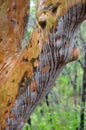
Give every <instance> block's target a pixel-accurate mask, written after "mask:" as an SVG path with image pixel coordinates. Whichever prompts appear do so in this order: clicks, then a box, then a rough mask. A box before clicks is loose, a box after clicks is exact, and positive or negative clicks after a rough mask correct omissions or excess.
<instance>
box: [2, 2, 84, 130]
mask: <svg viewBox="0 0 86 130" xmlns="http://www.w3.org/2000/svg"><path fill="white" fill-rule="evenodd" d="M14 1H15V0H13V1H11V0H9V2H5V3H7V5H8V6H10V5H11V4H13V5H15V4H14V3H16V4H18V7H17V8H18V10H17V12H18V11H19V12H18V14H17V15H19V16H20V17H19V16H18V17H17V18H19V20H20V21H21V22H18V27H15V29H13V31H12V34H14V33H15V30H16V29H19V30H18V31H20V30H21V31H20V32H22V33H20V32H18V31H17V30H16V33H18V34H20V36H19V35H18V34H16V35H17V36H18V38H19V39H20V40H19V39H17V38H16V37H17V36H14V35H12V34H11V32H10V31H11V30H10V26H8V29H7V31H8V32H10V37H11V38H12V39H13V38H15V39H16V41H15V40H13V41H15V43H16V44H17V43H19V44H20V43H21V39H22V35H23V31H24V27H23V24H24V23H22V22H23V20H24V19H23V18H24V16H26V15H25V14H27V13H26V12H27V11H26V10H27V7H26V4H27V0H26V1H24V2H23V0H22V2H20V3H23V4H19V3H18V2H17V0H16V1H15V2H14ZM19 1H20V0H19ZM58 1H59V2H58ZM12 2H14V3H12ZM9 3H10V4H9ZM19 5H21V6H20V7H19ZM2 6H3V4H1V7H2ZM11 6H12V5H11ZM11 6H10V7H11ZM14 7H15V6H14ZM14 9H15V8H14ZM22 10H23V11H24V15H23V13H21V11H22ZM12 11H13V9H12V10H11V11H10V14H11V13H12ZM23 11H22V12H23ZM85 11H86V0H83V1H82V0H76V1H74V0H70V2H69V1H68V0H66V2H65V0H55V1H52V2H51V3H49V1H47V0H42V1H41V0H38V10H37V27H36V29H35V30H34V31H33V34H32V35H31V38H30V40H29V42H28V45H27V46H26V48H25V49H24V50H23V51H22V53H19V50H18V53H17V55H18V58H15V57H16V53H15V51H16V50H17V47H13V50H11V49H9V51H8V52H9V56H8V55H7V53H6V52H5V51H6V48H9V47H10V45H9V43H7V41H8V40H9V38H10V37H6V44H7V45H8V47H5V51H4V53H5V55H3V54H2V52H3V47H2V49H1V52H0V59H1V62H0V66H1V70H0V72H1V76H0V81H2V82H1V85H0V117H1V118H0V124H1V130H3V129H4V128H5V129H7V130H21V129H22V128H23V125H24V123H25V122H26V121H27V120H28V119H29V117H30V115H31V113H32V112H33V111H34V109H35V107H36V106H37V105H38V103H39V102H40V101H41V99H42V98H43V97H44V96H46V94H47V93H48V92H49V91H50V90H51V89H52V86H53V84H54V82H55V79H56V78H57V76H58V75H59V74H60V72H61V71H62V69H63V68H64V66H65V65H66V64H67V63H68V62H70V61H73V60H75V59H77V57H78V56H79V49H78V48H76V47H75V44H74V37H75V34H76V32H77V29H78V27H79V26H80V24H81V23H82V22H83V21H84V20H85V19H86V12H85ZM2 12H4V13H5V17H6V14H9V13H8V12H9V11H8V12H5V11H2ZM10 14H9V18H10ZM11 16H13V15H11ZM21 17H22V18H21ZM17 18H15V19H17ZM20 18H21V19H20ZM15 19H13V20H12V24H14V23H15ZM1 23H3V21H2V22H1ZM19 23H20V24H19ZM25 23H26V22H25ZM7 25H10V24H9V22H8V21H7ZM5 29H6V28H5ZM5 29H4V30H5ZM1 32H2V30H1ZM2 34H3V33H2ZM5 35H6V34H5ZM2 39H4V36H2ZM18 40H19V41H20V42H18ZM11 43H12V41H11ZM13 43H14V42H13ZM13 43H12V44H13ZM16 44H15V45H16ZM0 45H1V44H0ZM3 46H4V44H3ZM12 46H13V45H12ZM18 49H19V46H18ZM13 51H14V53H12V52H13ZM1 54H2V55H1ZM6 55H7V59H8V61H7V62H6V63H7V69H6V71H5V70H4V68H5V67H4V68H3V65H4V64H2V63H4V61H3V59H5V58H6ZM2 56H4V58H2ZM10 58H12V59H13V60H12V59H11V60H10ZM10 62H12V63H11V67H10ZM12 64H13V65H12ZM2 70H3V71H2ZM9 70H10V72H9V73H8V74H7V76H6V72H7V71H9ZM2 79H3V80H2Z"/></svg>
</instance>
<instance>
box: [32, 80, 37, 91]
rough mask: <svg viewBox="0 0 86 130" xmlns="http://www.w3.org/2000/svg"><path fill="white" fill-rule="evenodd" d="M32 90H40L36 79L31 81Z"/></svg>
mask: <svg viewBox="0 0 86 130" xmlns="http://www.w3.org/2000/svg"><path fill="white" fill-rule="evenodd" d="M31 91H32V92H37V91H38V83H37V82H35V81H31Z"/></svg>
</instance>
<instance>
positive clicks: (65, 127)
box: [22, 0, 86, 130]
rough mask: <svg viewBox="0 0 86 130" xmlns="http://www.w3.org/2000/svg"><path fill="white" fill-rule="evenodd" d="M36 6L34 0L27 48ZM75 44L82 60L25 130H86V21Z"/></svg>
mask: <svg viewBox="0 0 86 130" xmlns="http://www.w3.org/2000/svg"><path fill="white" fill-rule="evenodd" d="M36 5H37V3H36V0H31V4H30V17H29V23H28V26H29V28H27V32H26V34H25V38H24V40H23V43H22V44H23V48H24V46H25V43H26V41H27V40H28V39H29V37H30V35H31V33H32V31H33V28H34V27H35V24H36V14H35V12H36V8H37V7H36ZM75 43H76V45H77V46H79V48H80V51H81V55H80V57H79V59H78V60H77V61H75V62H73V63H69V64H68V65H67V66H66V68H65V69H64V70H63V72H62V73H61V74H60V76H59V78H58V79H57V80H56V82H55V85H54V87H53V90H52V91H51V92H50V93H49V94H48V95H46V97H45V98H44V99H43V100H42V102H41V103H40V104H39V106H38V107H37V108H36V110H35V112H34V113H33V114H32V115H31V117H30V119H28V123H27V124H26V125H25V126H24V130H86V104H85V96H86V95H85V94H86V21H84V22H83V23H82V25H81V26H80V29H79V30H78V33H77V34H76V37H75Z"/></svg>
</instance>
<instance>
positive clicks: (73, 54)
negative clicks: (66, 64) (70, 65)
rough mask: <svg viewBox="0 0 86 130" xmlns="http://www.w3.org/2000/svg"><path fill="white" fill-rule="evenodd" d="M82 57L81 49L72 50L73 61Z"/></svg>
mask: <svg viewBox="0 0 86 130" xmlns="http://www.w3.org/2000/svg"><path fill="white" fill-rule="evenodd" d="M79 55H80V49H79V48H78V47H76V48H73V50H72V60H76V59H77V58H78V57H79Z"/></svg>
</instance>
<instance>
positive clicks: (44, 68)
mask: <svg viewBox="0 0 86 130" xmlns="http://www.w3.org/2000/svg"><path fill="white" fill-rule="evenodd" d="M49 68H50V66H49V65H45V66H44V67H43V68H42V73H45V72H46V71H48V69H49Z"/></svg>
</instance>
